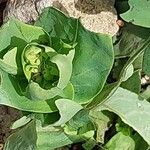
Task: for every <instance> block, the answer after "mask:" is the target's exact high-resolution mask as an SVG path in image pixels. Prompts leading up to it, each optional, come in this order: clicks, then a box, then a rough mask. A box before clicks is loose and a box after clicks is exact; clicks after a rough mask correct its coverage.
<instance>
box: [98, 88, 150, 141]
mask: <svg viewBox="0 0 150 150" xmlns="http://www.w3.org/2000/svg"><path fill="white" fill-rule="evenodd" d="M95 109H96V110H97V111H98V110H99V111H101V110H109V111H111V112H114V113H116V114H117V115H118V116H119V117H120V118H121V119H122V121H123V122H125V123H126V124H128V125H129V126H131V127H132V128H133V129H134V130H136V131H137V132H138V133H139V134H140V135H141V136H142V137H143V138H144V140H145V141H146V142H147V143H148V144H150V132H149V131H150V127H149V122H150V120H149V118H150V113H149V111H150V103H149V102H147V101H146V100H139V97H138V95H137V94H135V93H132V92H130V91H128V90H126V89H123V88H118V89H117V90H116V92H115V93H114V94H113V95H112V96H111V97H110V98H109V99H107V100H106V101H104V102H103V103H102V104H100V105H99V106H98V107H97V108H95Z"/></svg>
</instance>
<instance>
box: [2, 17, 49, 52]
mask: <svg viewBox="0 0 150 150" xmlns="http://www.w3.org/2000/svg"><path fill="white" fill-rule="evenodd" d="M0 39H1V40H0V52H2V51H3V50H5V49H6V48H8V47H9V48H13V47H17V48H19V49H20V48H22V47H24V46H25V45H26V44H27V43H30V42H31V41H34V42H38V43H41V44H42V43H43V44H44V43H47V42H49V39H48V36H47V34H46V32H45V31H44V30H43V29H42V28H40V27H33V26H31V25H27V24H24V23H22V22H20V21H18V20H15V19H12V20H9V21H8V22H7V23H6V24H4V25H3V26H2V28H1V30H0ZM19 42H20V43H19ZM19 46H20V47H19Z"/></svg>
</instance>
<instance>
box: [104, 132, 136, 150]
mask: <svg viewBox="0 0 150 150" xmlns="http://www.w3.org/2000/svg"><path fill="white" fill-rule="evenodd" d="M105 148H106V149H108V150H135V142H134V140H133V139H132V138H131V137H130V136H127V135H124V134H123V133H122V132H119V133H117V134H116V135H115V136H113V137H112V138H111V140H110V141H109V142H108V143H107V144H106V145H105Z"/></svg>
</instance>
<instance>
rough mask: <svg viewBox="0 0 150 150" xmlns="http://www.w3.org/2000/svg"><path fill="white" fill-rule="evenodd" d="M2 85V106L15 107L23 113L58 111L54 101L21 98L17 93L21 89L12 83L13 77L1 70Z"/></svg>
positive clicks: (0, 86)
mask: <svg viewBox="0 0 150 150" xmlns="http://www.w3.org/2000/svg"><path fill="white" fill-rule="evenodd" d="M0 76H1V84H0V104H1V105H6V106H9V107H13V108H16V109H19V110H23V111H30V112H38V113H50V112H53V111H56V110H57V108H56V106H55V104H54V100H51V101H45V100H43V101H32V100H30V99H28V98H26V97H25V96H20V95H19V94H18V93H17V92H18V91H19V90H20V89H19V87H15V88H17V89H15V88H14V86H17V85H15V84H16V83H14V84H13V83H12V82H11V80H13V76H11V75H9V74H7V73H6V72H4V71H3V70H1V69H0Z"/></svg>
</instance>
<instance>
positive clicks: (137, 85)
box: [121, 70, 141, 94]
mask: <svg viewBox="0 0 150 150" xmlns="http://www.w3.org/2000/svg"><path fill="white" fill-rule="evenodd" d="M121 87H123V88H124V89H127V90H129V91H131V92H134V93H136V94H139V93H140V91H141V74H140V70H137V71H135V72H134V73H133V75H132V76H131V77H130V78H129V79H128V80H126V81H125V82H122V83H121Z"/></svg>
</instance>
